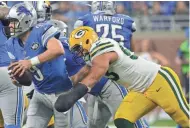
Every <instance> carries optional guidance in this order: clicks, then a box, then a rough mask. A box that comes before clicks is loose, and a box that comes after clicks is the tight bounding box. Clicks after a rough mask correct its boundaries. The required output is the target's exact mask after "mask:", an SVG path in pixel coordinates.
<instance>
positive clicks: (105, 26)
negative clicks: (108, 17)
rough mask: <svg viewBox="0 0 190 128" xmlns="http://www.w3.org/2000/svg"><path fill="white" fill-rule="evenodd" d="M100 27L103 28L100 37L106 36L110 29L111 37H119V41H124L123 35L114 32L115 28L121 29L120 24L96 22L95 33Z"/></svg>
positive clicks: (99, 30)
mask: <svg viewBox="0 0 190 128" xmlns="http://www.w3.org/2000/svg"><path fill="white" fill-rule="evenodd" d="M102 28H103V34H102V35H101V37H104V38H107V37H108V34H109V32H110V30H111V36H112V39H116V38H117V39H120V42H123V41H124V37H123V36H122V35H119V34H117V33H116V30H122V26H120V25H116V24H96V32H97V33H99V32H101V29H102Z"/></svg>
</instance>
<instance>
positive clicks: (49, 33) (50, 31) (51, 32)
mask: <svg viewBox="0 0 190 128" xmlns="http://www.w3.org/2000/svg"><path fill="white" fill-rule="evenodd" d="M55 31H56V28H55V27H53V26H52V27H50V28H49V29H48V30H47V31H46V32H45V33H44V34H43V36H42V44H43V46H44V45H45V43H46V41H47V39H49V37H51V36H52V35H54V34H55ZM56 33H57V31H56Z"/></svg>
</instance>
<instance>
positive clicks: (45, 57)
mask: <svg viewBox="0 0 190 128" xmlns="http://www.w3.org/2000/svg"><path fill="white" fill-rule="evenodd" d="M63 54H64V50H63V51H56V50H54V51H52V50H47V51H45V52H44V53H42V54H40V55H39V56H38V59H39V61H40V63H44V62H47V61H50V60H53V59H55V58H57V57H59V56H61V55H63Z"/></svg>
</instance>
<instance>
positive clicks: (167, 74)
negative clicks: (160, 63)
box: [159, 68, 189, 118]
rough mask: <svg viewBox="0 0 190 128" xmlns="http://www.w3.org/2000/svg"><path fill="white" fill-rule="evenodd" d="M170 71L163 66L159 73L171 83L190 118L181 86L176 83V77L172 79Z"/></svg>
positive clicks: (181, 106) (180, 103) (182, 107)
mask: <svg viewBox="0 0 190 128" xmlns="http://www.w3.org/2000/svg"><path fill="white" fill-rule="evenodd" d="M168 72H169V71H166V70H165V69H163V68H162V69H161V70H160V71H159V73H160V74H161V75H162V76H163V77H164V78H165V79H166V81H167V82H168V83H169V85H170V87H171V89H172V90H173V92H174V94H175V96H176V99H177V101H178V103H179V105H180V108H181V109H182V111H183V112H184V113H185V115H186V116H187V117H188V118H189V114H188V113H189V111H188V108H187V105H186V103H185V102H184V100H183V97H182V93H181V91H180V89H179V87H177V86H178V85H176V83H177V82H176V81H175V79H174V80H173V79H172V77H173V76H172V75H171V74H170V73H168Z"/></svg>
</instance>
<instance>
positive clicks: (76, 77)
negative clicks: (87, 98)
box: [71, 65, 90, 85]
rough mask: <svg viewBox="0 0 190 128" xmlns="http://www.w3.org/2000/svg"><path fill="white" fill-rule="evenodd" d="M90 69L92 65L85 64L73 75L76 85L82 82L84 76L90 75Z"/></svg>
mask: <svg viewBox="0 0 190 128" xmlns="http://www.w3.org/2000/svg"><path fill="white" fill-rule="evenodd" d="M89 71H90V66H88V65H85V66H84V67H83V68H82V69H81V70H80V71H79V72H78V73H77V74H75V75H74V76H72V77H71V79H72V82H73V85H76V84H77V83H78V82H80V81H81V80H82V79H83V78H84V77H86V76H87V75H88V73H89Z"/></svg>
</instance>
